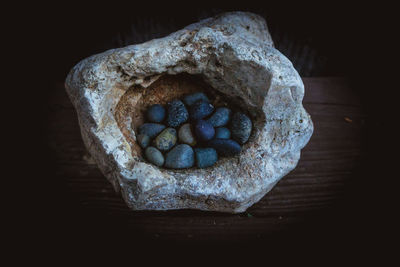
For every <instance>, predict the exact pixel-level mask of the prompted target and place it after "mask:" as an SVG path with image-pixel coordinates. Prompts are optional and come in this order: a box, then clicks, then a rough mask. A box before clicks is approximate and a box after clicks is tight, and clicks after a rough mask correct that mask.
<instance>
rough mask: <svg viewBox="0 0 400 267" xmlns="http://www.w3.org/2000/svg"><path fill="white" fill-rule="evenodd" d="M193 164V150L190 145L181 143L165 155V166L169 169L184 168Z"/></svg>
mask: <svg viewBox="0 0 400 267" xmlns="http://www.w3.org/2000/svg"><path fill="white" fill-rule="evenodd" d="M193 165H194V152H193V149H192V147H191V146H189V145H187V144H181V145H177V146H176V147H174V148H173V149H172V150H171V151H170V152H168V153H167V155H166V156H165V167H167V168H171V169H186V168H190V167H192V166H193Z"/></svg>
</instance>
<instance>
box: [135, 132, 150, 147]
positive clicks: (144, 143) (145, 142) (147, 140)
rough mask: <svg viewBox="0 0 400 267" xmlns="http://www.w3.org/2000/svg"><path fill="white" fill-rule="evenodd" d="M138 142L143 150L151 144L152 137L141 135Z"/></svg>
mask: <svg viewBox="0 0 400 267" xmlns="http://www.w3.org/2000/svg"><path fill="white" fill-rule="evenodd" d="M136 140H137V142H138V143H139V145H140V146H141V147H142V148H146V147H147V146H148V145H149V143H150V137H149V136H148V135H146V134H139V135H138V137H137V138H136Z"/></svg>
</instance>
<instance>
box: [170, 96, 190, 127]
mask: <svg viewBox="0 0 400 267" xmlns="http://www.w3.org/2000/svg"><path fill="white" fill-rule="evenodd" d="M167 113H168V115H167V124H168V126H170V127H178V126H179V125H181V124H182V123H184V122H186V121H187V120H188V119H189V113H188V111H187V109H186V107H185V104H183V102H182V101H180V100H174V101H172V102H170V103H168V105H167Z"/></svg>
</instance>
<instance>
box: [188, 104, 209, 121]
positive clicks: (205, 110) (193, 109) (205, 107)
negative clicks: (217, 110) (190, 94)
mask: <svg viewBox="0 0 400 267" xmlns="http://www.w3.org/2000/svg"><path fill="white" fill-rule="evenodd" d="M213 111H214V106H213V105H212V104H210V103H208V102H206V101H203V100H200V101H197V102H196V103H194V104H193V105H191V106H190V109H189V114H190V118H191V119H192V120H194V121H196V120H200V119H203V118H205V117H207V116H209V115H210V114H211V113H213Z"/></svg>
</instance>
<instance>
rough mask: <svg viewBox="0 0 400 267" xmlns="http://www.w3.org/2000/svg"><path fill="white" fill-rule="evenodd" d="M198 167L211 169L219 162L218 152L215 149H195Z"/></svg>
mask: <svg viewBox="0 0 400 267" xmlns="http://www.w3.org/2000/svg"><path fill="white" fill-rule="evenodd" d="M194 153H195V155H196V166H197V167H198V168H207V167H211V166H212V165H214V164H215V162H217V160H218V154H217V151H216V150H215V149H214V148H210V147H208V148H195V149H194Z"/></svg>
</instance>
